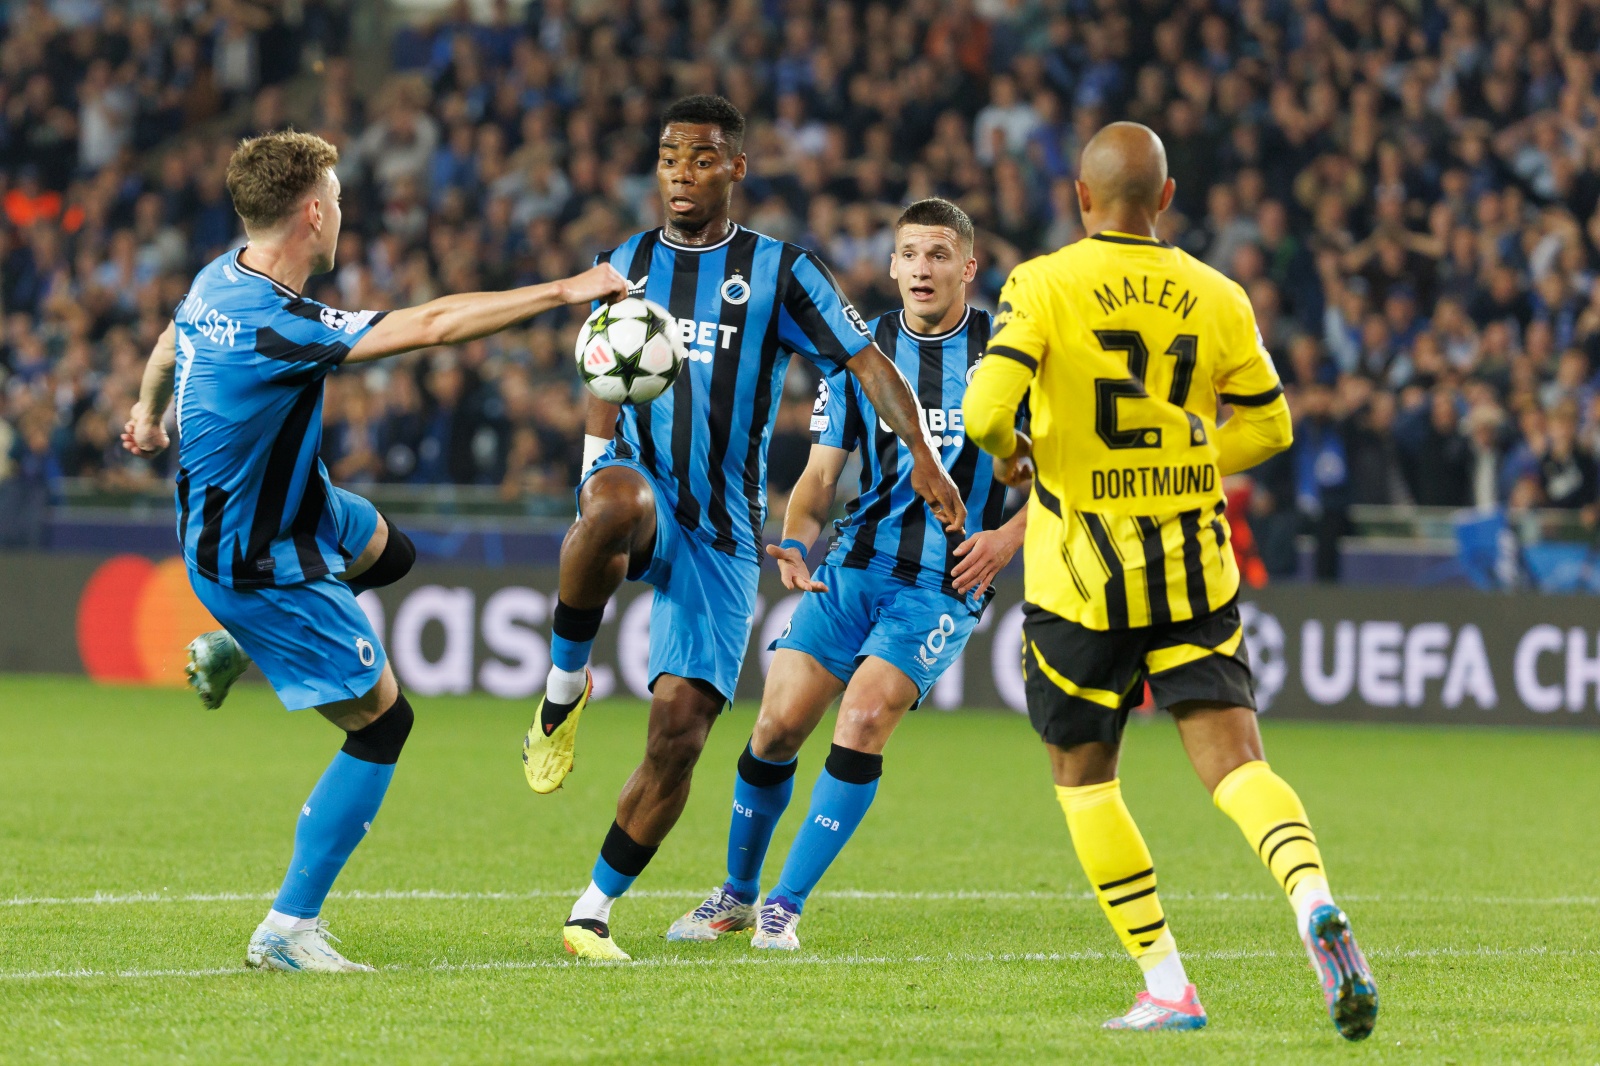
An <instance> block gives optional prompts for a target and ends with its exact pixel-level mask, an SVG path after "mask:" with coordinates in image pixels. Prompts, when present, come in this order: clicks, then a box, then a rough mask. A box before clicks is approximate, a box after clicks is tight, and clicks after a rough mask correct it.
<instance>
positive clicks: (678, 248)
mask: <svg viewBox="0 0 1600 1066" xmlns="http://www.w3.org/2000/svg"><path fill="white" fill-rule="evenodd" d="M741 228H742V227H741V226H740V225H739V223H737V222H735V223H734V224H733V228H732V229H730V230H729V231H728V235H727V236H726V237H724V238H722V240H720V241H718V242H717V243H716V244H678V243H677V242H676V241H672V240H669V239H668V238H667V227H665V226H662V227H661V243H662V244H664V245H666V246H667V247H668V248H671V249H672V250H673V251H674V252H714V251H716V250H717V249H718V248H721V247H722V246H723V245H725V244H727V243H728V242H729V241H731V240H733V238H734V237H735V236H737V235H738V233H739V230H740V229H741Z"/></svg>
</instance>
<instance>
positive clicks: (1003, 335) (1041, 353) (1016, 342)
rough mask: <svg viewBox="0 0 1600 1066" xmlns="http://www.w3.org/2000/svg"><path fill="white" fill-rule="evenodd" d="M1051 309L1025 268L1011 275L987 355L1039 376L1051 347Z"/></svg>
mask: <svg viewBox="0 0 1600 1066" xmlns="http://www.w3.org/2000/svg"><path fill="white" fill-rule="evenodd" d="M1047 321H1048V308H1046V307H1045V306H1044V303H1043V299H1042V296H1041V294H1040V290H1039V286H1038V284H1037V283H1036V282H1035V281H1034V279H1033V277H1032V272H1031V271H1029V270H1027V269H1026V264H1024V266H1022V267H1018V268H1017V269H1015V270H1013V271H1012V272H1011V276H1010V277H1008V278H1006V283H1005V285H1004V286H1003V287H1002V288H1001V289H1000V308H999V311H998V312H997V313H996V314H995V316H994V332H993V333H991V334H990V335H989V347H988V349H987V354H988V355H991V356H996V355H997V356H999V357H1001V358H1002V359H1010V360H1011V361H1013V362H1016V363H1021V364H1022V365H1023V366H1025V367H1027V368H1028V371H1029V372H1030V373H1038V370H1039V364H1040V363H1042V362H1043V361H1044V357H1045V352H1046V349H1047V348H1048V347H1049V342H1048V334H1047V333H1046V325H1047Z"/></svg>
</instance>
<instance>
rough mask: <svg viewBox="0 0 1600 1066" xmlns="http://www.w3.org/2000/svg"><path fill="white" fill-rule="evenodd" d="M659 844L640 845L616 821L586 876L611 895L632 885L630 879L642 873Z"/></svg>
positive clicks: (617, 893)
mask: <svg viewBox="0 0 1600 1066" xmlns="http://www.w3.org/2000/svg"><path fill="white" fill-rule="evenodd" d="M658 847H659V845H645V844H640V843H638V842H637V841H635V840H634V839H633V838H632V837H630V836H629V835H628V834H627V833H626V832H624V831H623V828H622V827H621V826H620V825H618V824H617V823H616V822H612V823H611V829H610V830H609V831H608V832H607V833H606V839H605V842H604V843H603V844H601V845H600V857H599V858H598V859H596V860H595V861H594V872H593V873H591V874H590V875H589V876H590V877H591V878H592V879H593V880H594V883H595V887H597V888H599V889H600V891H602V892H604V893H605V894H606V895H608V896H611V897H613V898H615V897H617V896H620V895H622V894H623V893H624V892H626V891H628V889H630V888H632V887H633V882H634V881H635V880H637V879H638V877H639V875H640V874H642V873H644V868H645V867H646V866H648V865H649V864H650V860H651V859H653V858H655V854H656V849H657V848H658Z"/></svg>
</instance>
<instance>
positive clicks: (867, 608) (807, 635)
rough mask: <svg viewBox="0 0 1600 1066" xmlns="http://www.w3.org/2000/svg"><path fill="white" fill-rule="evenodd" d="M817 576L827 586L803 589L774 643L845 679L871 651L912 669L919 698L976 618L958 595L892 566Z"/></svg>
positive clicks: (831, 570)
mask: <svg viewBox="0 0 1600 1066" xmlns="http://www.w3.org/2000/svg"><path fill="white" fill-rule="evenodd" d="M812 577H813V578H815V579H816V580H817V581H820V582H822V583H823V584H824V585H827V586H828V591H827V592H808V593H806V594H805V595H804V596H802V597H801V598H800V606H798V607H796V608H795V612H794V616H793V617H791V618H790V619H789V627H788V628H787V629H785V630H784V631H783V636H781V637H779V638H778V639H777V640H775V641H773V642H772V647H773V648H775V649H776V648H791V649H793V650H795V651H803V652H805V653H806V654H807V655H809V656H811V657H812V658H813V659H815V660H816V661H817V662H819V663H821V664H822V667H823V669H825V670H827V671H828V673H830V674H832V675H833V676H834V677H837V678H838V679H839V680H840V681H843V682H844V683H845V684H849V683H850V678H851V677H853V676H854V675H855V672H856V668H857V667H859V666H860V665H861V660H863V659H865V658H866V657H867V656H869V655H871V656H873V657H875V658H878V659H882V660H883V661H884V662H886V663H888V664H889V665H890V666H893V667H894V668H895V669H897V670H899V671H900V672H901V673H903V674H905V675H906V676H907V677H909V678H910V679H911V680H912V682H913V683H914V684H915V685H916V686H917V702H918V703H919V704H920V703H921V702H922V701H923V699H925V698H926V697H927V695H928V690H929V689H930V688H932V687H933V683H934V682H935V681H938V680H939V677H940V675H941V674H943V673H944V672H945V668H946V667H948V666H949V665H950V664H951V663H952V662H954V661H955V660H956V658H957V657H958V656H960V654H961V652H962V650H963V649H964V648H965V647H966V646H967V638H969V637H971V636H972V630H973V628H974V627H975V626H976V625H977V624H978V616H977V615H975V614H973V613H972V612H971V611H970V610H969V609H968V608H967V606H966V605H965V604H963V603H962V602H961V601H960V600H956V599H952V598H951V597H949V596H946V595H945V594H944V593H942V592H940V591H938V590H937V589H928V588H923V587H922V586H921V585H908V584H906V583H905V582H904V581H897V580H896V579H894V578H892V577H889V576H888V575H887V574H881V573H877V572H875V571H872V570H856V569H852V568H847V567H840V566H827V565H823V566H819V567H817V572H816V573H815V574H813V575H812Z"/></svg>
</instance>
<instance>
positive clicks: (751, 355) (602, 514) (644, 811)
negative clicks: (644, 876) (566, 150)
mask: <svg viewBox="0 0 1600 1066" xmlns="http://www.w3.org/2000/svg"><path fill="white" fill-rule="evenodd" d="M743 138H744V116H743V115H741V114H740V113H739V110H738V108H736V107H734V106H733V105H732V104H730V103H729V102H728V101H726V100H724V99H722V98H721V97H717V96H691V97H688V98H686V99H683V100H680V101H678V102H677V103H675V104H673V105H672V106H671V107H669V108H667V110H666V113H665V114H664V115H663V116H662V125H661V140H660V155H659V161H658V163H657V168H656V177H657V181H658V184H659V187H660V191H661V199H662V205H663V209H664V214H665V216H666V224H665V225H664V226H662V227H661V228H660V229H655V230H650V231H649V232H646V233H640V234H636V235H635V236H633V237H630V238H629V239H628V240H627V241H624V242H623V243H622V245H621V246H619V247H618V248H617V249H615V250H614V251H612V252H610V253H609V254H607V255H603V256H601V257H600V258H601V260H602V261H609V262H610V263H611V265H612V266H614V267H616V269H617V270H619V271H621V272H622V273H623V274H624V275H626V277H627V278H628V280H629V282H630V283H631V284H632V286H633V288H632V290H631V291H632V292H634V293H636V294H641V295H643V296H644V297H645V298H646V299H649V300H653V301H655V302H656V303H659V304H661V305H663V306H664V307H666V308H667V310H668V311H669V312H671V314H672V316H673V318H675V319H676V320H677V321H678V323H679V326H680V328H681V329H682V331H683V338H684V340H685V342H686V343H687V344H688V346H689V348H690V362H689V364H688V365H687V366H686V367H685V368H684V372H683V373H682V375H681V376H680V377H679V378H678V380H677V382H676V383H675V384H674V385H673V387H672V389H671V390H670V391H669V392H667V393H666V394H664V395H663V396H662V397H661V398H660V399H658V400H656V401H655V402H654V403H652V404H649V405H647V406H637V407H635V406H629V407H625V408H621V409H619V408H617V407H614V406H612V405H609V404H604V403H601V402H599V401H598V400H595V399H593V398H591V399H590V401H589V403H590V407H589V418H588V428H589V433H590V435H591V437H597V438H601V439H602V441H604V439H606V438H610V439H609V441H608V442H605V443H604V445H603V450H602V448H601V446H600V444H601V442H596V441H591V442H590V448H589V449H588V450H589V452H590V454H591V455H596V454H598V456H599V457H598V459H597V461H595V462H594V464H593V465H592V466H590V467H589V469H588V470H587V471H586V472H585V475H584V479H583V483H582V485H581V486H580V488H579V493H578V506H579V518H578V521H577V523H576V524H574V525H573V527H572V529H571V531H570V532H569V533H568V534H567V538H566V541H565V543H564V544H563V545H562V549H561V586H560V595H559V599H558V602H557V604H556V609H555V617H554V637H553V639H552V640H551V649H550V658H551V662H552V666H551V670H550V678H549V681H548V683H547V686H546V691H545V698H544V700H542V701H541V702H540V704H539V709H538V712H537V713H536V716H535V718H534V722H533V725H532V726H531V727H530V728H529V730H528V737H527V741H526V743H525V745H524V749H523V762H524V767H525V770H526V773H527V777H528V783H529V785H530V786H531V787H532V788H533V790H534V791H535V792H540V793H547V792H551V791H554V790H555V789H556V788H557V787H559V786H560V784H561V782H562V780H563V779H564V778H565V777H566V775H567V772H568V771H569V770H570V769H571V768H572V749H573V741H574V737H575V734H576V731H577V725H578V717H579V715H580V714H581V713H582V710H583V708H584V705H585V704H586V703H587V701H588V698H589V693H590V691H591V688H592V685H591V681H590V678H589V676H588V669H587V664H588V660H589V651H590V648H591V646H592V645H593V643H594V638H595V633H596V632H597V630H598V629H599V626H600V620H601V617H602V615H603V614H604V612H605V607H606V603H607V601H609V600H610V599H611V596H612V594H613V593H614V592H615V591H616V590H617V587H618V586H619V585H621V583H622V581H623V579H624V578H629V579H632V580H636V581H644V582H647V583H649V584H650V585H653V586H654V587H655V601H654V604H653V606H652V608H651V612H650V659H649V677H650V687H651V692H652V700H651V704H650V725H649V734H648V737H647V740H646V744H645V756H644V761H643V762H642V763H640V764H639V768H638V769H637V770H635V771H634V773H633V776H632V777H630V778H629V779H628V783H627V784H626V785H625V786H624V787H623V790H622V795H621V797H620V798H619V799H618V801H617V816H616V820H615V821H614V822H613V823H612V825H611V828H610V830H609V831H608V832H607V834H606V837H605V841H604V843H603V844H602V846H601V848H600V856H599V858H598V860H596V862H595V865H594V874H593V881H592V882H591V883H590V885H589V888H588V889H587V890H586V891H585V892H584V893H583V895H582V896H581V897H580V898H579V899H578V901H577V903H576V904H574V906H573V908H572V913H571V916H570V918H569V920H568V921H567V924H566V926H565V929H564V931H563V941H564V943H565V944H566V947H567V949H568V950H569V951H572V952H574V953H575V954H577V955H578V956H580V957H582V958H589V959H626V958H627V957H628V956H627V955H626V954H625V953H624V952H623V951H622V950H621V949H620V948H619V947H617V945H616V944H615V943H614V942H613V941H612V939H611V932H610V927H609V924H608V923H609V921H610V914H611V905H612V903H613V902H614V901H615V900H616V898H617V897H618V896H621V895H622V894H623V893H624V892H626V891H627V890H628V887H629V886H630V885H631V884H632V883H633V881H634V878H636V877H638V875H639V874H640V872H642V871H643V870H644V868H645V865H646V864H647V863H649V861H650V859H651V857H652V856H653V855H654V854H655V852H656V849H657V848H658V847H659V846H660V844H661V841H662V840H663V839H664V838H665V837H666V835H667V833H668V832H670V831H671V829H672V826H673V825H674V824H675V823H676V822H677V820H678V816H679V815H680V814H681V813H682V811H683V806H684V803H685V802H686V801H687V800H688V798H689V780H690V776H691V775H692V774H693V772H694V764H695V762H696V760H697V759H698V758H699V757H700V751H701V749H702V748H703V747H704V746H705V741H706V736H707V734H708V733H709V732H710V729H711V725H712V723H713V722H714V721H716V718H717V715H718V714H719V713H721V711H722V708H723V706H724V705H725V704H726V703H727V702H728V701H729V700H731V699H732V698H733V692H734V686H735V684H736V683H737V681H738V677H739V670H740V667H741V666H742V665H743V663H744V654H745V649H746V647H747V646H748V644H749V641H750V629H751V625H752V622H753V619H754V616H755V600H756V585H757V579H758V577H759V575H760V559H761V541H762V528H763V526H765V524H766V517H767V507H766V497H767V445H768V442H769V441H770V440H771V437H772V421H773V418H774V416H775V415H776V414H777V411H778V404H779V397H780V392H781V390H782V387H783V378H784V372H785V370H786V369H787V367H788V364H789V359H790V358H791V357H792V356H793V355H795V354H799V355H802V356H805V357H806V358H807V359H810V360H812V361H813V362H814V363H816V364H817V366H818V367H819V368H820V369H822V370H824V371H829V370H834V369H838V368H843V369H847V370H849V371H850V372H851V373H853V374H854V375H855V376H856V378H857V379H858V380H859V381H860V383H861V387H862V389H863V391H864V392H865V393H866V395H867V397H868V398H869V399H870V400H871V401H872V404H873V406H874V407H875V408H876V409H877V411H878V414H879V416H880V417H881V418H882V419H883V421H884V423H885V424H886V425H888V426H889V428H890V430H891V432H893V433H894V434H895V435H896V436H897V437H899V438H900V440H901V441H902V442H903V443H904V444H905V446H906V448H907V449H908V451H909V452H910V454H911V462H912V473H911V477H910V483H911V488H912V490H913V491H914V492H915V493H916V494H917V495H918V496H919V497H921V498H922V499H923V500H925V501H926V502H927V504H928V507H929V508H930V510H931V511H932V515H933V519H934V520H935V521H937V522H938V523H939V524H941V525H943V526H945V527H946V528H947V529H949V530H951V531H952V532H955V531H959V530H961V529H962V528H963V525H964V523H965V521H966V507H965V505H964V504H963V503H962V500H961V494H960V492H959V491H958V490H957V488H956V485H955V482H954V481H952V480H951V478H950V475H949V474H948V473H946V471H945V469H944V467H943V466H942V465H940V461H939V455H938V453H937V452H936V451H935V450H934V449H933V448H932V447H931V446H930V444H929V441H928V440H927V439H926V437H925V434H924V430H923V428H922V423H921V420H920V408H919V405H918V403H917V395H916V393H915V391H913V389H912V388H911V386H910V384H909V383H908V382H907V381H906V379H905V377H904V375H902V374H901V373H900V371H899V370H898V369H896V367H895V365H894V363H893V362H891V361H890V360H889V359H888V358H887V357H886V356H885V355H884V354H883V353H882V352H881V351H879V350H878V348H877V347H876V346H875V345H873V343H872V339H871V337H870V336H868V334H867V329H866V325H865V323H863V322H862V321H861V316H860V315H859V314H857V313H856V311H855V309H854V308H853V307H851V306H850V304H849V303H848V302H847V301H846V300H845V298H844V297H843V296H842V295H841V294H840V293H839V290H838V288H837V286H836V285H835V284H834V282H833V279H832V278H831V277H830V276H829V274H828V272H827V271H826V270H825V269H824V268H823V267H822V265H821V264H820V263H818V262H817V261H816V259H814V258H813V257H812V256H811V254H810V253H809V252H807V251H805V250H804V249H802V248H797V247H795V246H794V245H790V244H785V243H783V242H782V241H777V240H773V239H772V238H770V237H765V236H762V235H761V234H759V233H754V232H752V231H750V230H748V229H745V228H743V227H741V226H738V225H736V224H735V223H733V222H732V221H731V220H730V219H729V217H728V211H729V206H730V203H731V201H732V195H733V184H734V183H735V182H737V181H741V180H743V178H744V175H745V156H744V151H743Z"/></svg>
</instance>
